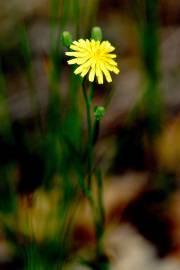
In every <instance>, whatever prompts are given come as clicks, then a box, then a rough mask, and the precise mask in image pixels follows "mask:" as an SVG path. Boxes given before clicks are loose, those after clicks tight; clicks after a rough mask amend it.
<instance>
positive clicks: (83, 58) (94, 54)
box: [66, 39, 119, 84]
mask: <svg viewBox="0 0 180 270" xmlns="http://www.w3.org/2000/svg"><path fill="white" fill-rule="evenodd" d="M70 49H71V50H72V51H71V52H66V55H67V56H72V57H74V58H73V59H71V60H69V61H68V64H69V65H73V64H77V65H78V67H77V68H76V70H75V71H74V73H75V74H80V76H81V77H84V76H86V75H87V74H88V73H89V77H88V78H89V81H90V82H93V81H94V79H95V76H96V77H97V81H98V83H99V84H103V75H104V76H105V78H106V80H107V81H108V82H112V78H111V75H110V72H114V73H115V74H118V73H119V69H118V67H117V63H116V61H114V58H116V54H113V53H112V52H113V51H114V50H115V48H114V47H113V46H112V45H111V43H110V42H109V41H103V42H100V41H95V40H94V39H92V40H88V39H86V40H84V39H79V40H78V41H73V43H72V44H71V46H70Z"/></svg>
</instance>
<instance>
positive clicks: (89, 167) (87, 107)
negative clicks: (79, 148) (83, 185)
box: [82, 80, 92, 187]
mask: <svg viewBox="0 0 180 270" xmlns="http://www.w3.org/2000/svg"><path fill="white" fill-rule="evenodd" d="M82 90H83V95H84V101H85V105H86V116H87V124H88V145H87V151H88V187H90V186H91V182H92V179H91V178H92V123H91V103H90V101H89V97H88V95H87V93H86V87H85V80H83V83H82Z"/></svg>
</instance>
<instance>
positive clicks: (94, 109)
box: [62, 27, 120, 269]
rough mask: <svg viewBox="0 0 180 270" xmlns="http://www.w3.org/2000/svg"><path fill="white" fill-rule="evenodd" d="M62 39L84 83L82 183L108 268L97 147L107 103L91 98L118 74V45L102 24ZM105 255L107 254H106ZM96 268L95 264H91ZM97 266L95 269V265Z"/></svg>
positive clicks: (66, 34)
mask: <svg viewBox="0 0 180 270" xmlns="http://www.w3.org/2000/svg"><path fill="white" fill-rule="evenodd" d="M62 40H63V43H64V45H65V47H66V48H67V49H68V51H67V52H65V55H66V56H68V57H71V59H70V60H67V63H68V64H69V65H73V67H74V65H75V69H73V71H74V74H75V75H76V76H78V77H79V79H80V81H81V86H82V93H83V97H84V102H85V108H86V117H87V129H88V136H87V146H86V152H85V153H86V159H85V160H86V161H87V163H86V164H85V173H84V179H83V181H81V183H80V185H81V188H82V190H83V193H84V194H85V196H86V197H87V199H88V201H89V204H90V207H91V210H92V216H93V217H94V225H95V234H96V254H95V259H94V261H95V264H98V265H99V266H98V267H99V269H108V263H107V260H106V259H104V260H103V262H102V256H104V252H103V247H102V236H103V233H104V225H105V213H104V206H103V181H102V173H101V170H100V169H99V168H97V166H96V165H95V156H94V146H95V144H96V141H97V139H98V134H99V130H100V122H101V120H102V118H103V117H104V114H105V108H104V106H94V105H93V102H92V99H93V94H94V89H95V85H94V83H95V82H97V83H98V84H104V83H105V80H106V81H107V82H108V83H111V82H112V77H111V72H112V73H115V74H119V72H120V70H119V68H118V65H117V62H116V61H115V58H116V57H117V56H116V54H115V53H112V52H114V50H115V48H114V47H113V46H112V45H111V43H110V42H109V41H107V40H106V41H102V31H101V29H100V28H99V27H94V28H93V29H92V32H91V39H82V38H81V39H79V40H77V41H76V40H75V41H73V40H72V37H71V34H70V33H69V32H64V33H63V34H62ZM93 179H96V186H97V194H96V195H94V194H93V191H92V180H93ZM104 258H105V257H104ZM88 264H89V266H91V267H92V268H94V267H93V264H92V263H88ZM94 269H95V268H94Z"/></svg>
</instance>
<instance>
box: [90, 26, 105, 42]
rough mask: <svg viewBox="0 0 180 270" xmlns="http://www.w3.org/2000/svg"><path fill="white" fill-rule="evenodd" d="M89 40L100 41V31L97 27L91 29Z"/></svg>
mask: <svg viewBox="0 0 180 270" xmlns="http://www.w3.org/2000/svg"><path fill="white" fill-rule="evenodd" d="M91 38H92V39H94V40H96V41H97V40H99V41H101V40H102V30H101V28H100V27H99V26H95V27H93V28H92V31H91Z"/></svg>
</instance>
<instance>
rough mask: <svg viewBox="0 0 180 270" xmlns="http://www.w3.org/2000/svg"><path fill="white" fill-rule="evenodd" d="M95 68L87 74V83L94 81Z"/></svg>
mask: <svg viewBox="0 0 180 270" xmlns="http://www.w3.org/2000/svg"><path fill="white" fill-rule="evenodd" d="M95 73H96V71H95V68H91V70H90V72H89V81H90V82H93V81H94V77H95Z"/></svg>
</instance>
